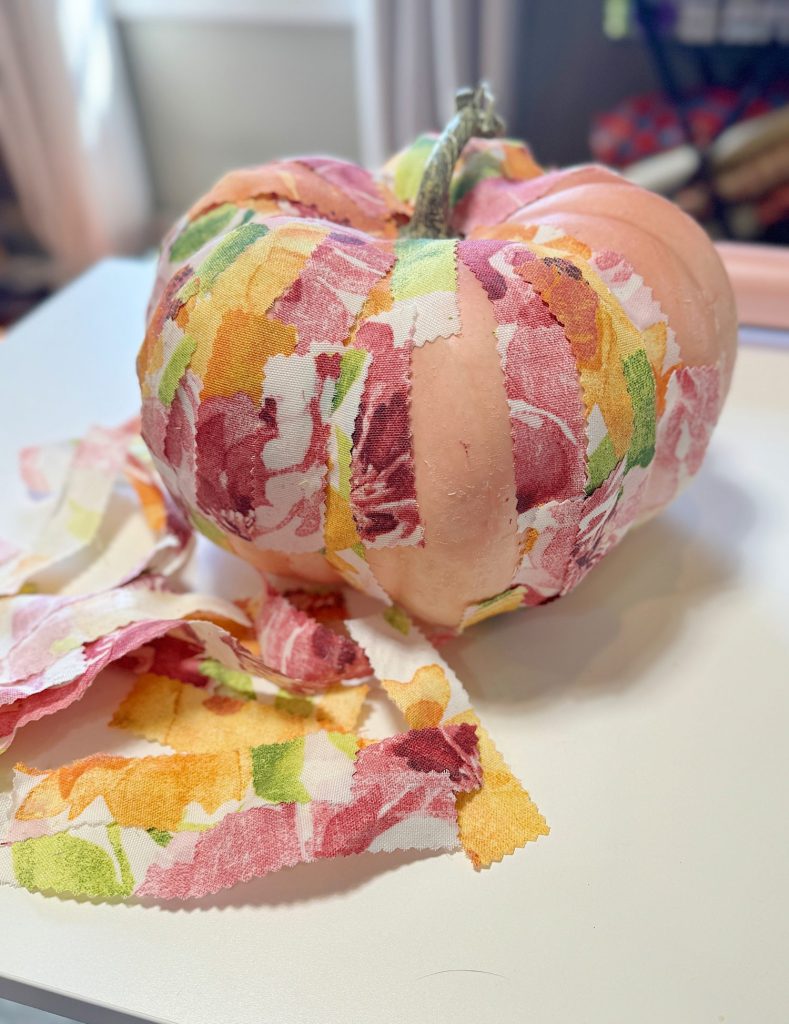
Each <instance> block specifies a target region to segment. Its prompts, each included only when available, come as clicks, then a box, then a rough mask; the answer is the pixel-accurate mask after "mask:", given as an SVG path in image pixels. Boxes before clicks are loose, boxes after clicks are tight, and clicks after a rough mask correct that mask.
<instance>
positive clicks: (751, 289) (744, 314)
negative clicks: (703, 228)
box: [715, 242, 789, 329]
mask: <svg viewBox="0 0 789 1024" xmlns="http://www.w3.org/2000/svg"><path fill="white" fill-rule="evenodd" d="M715 248H716V249H717V250H718V255H719V256H720V258H721V259H722V260H723V265H724V266H725V267H726V271H727V273H728V275H729V278H730V279H731V284H732V288H733V289H734V297H735V300H736V303H737V314H738V318H739V321H740V323H741V324H751V325H753V326H756V327H780V328H786V329H789V296H788V295H787V288H788V287H789V248H786V247H785V246H767V245H754V244H745V243H742V242H718V243H717V245H716V246H715Z"/></svg>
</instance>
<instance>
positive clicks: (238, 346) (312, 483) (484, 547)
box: [138, 138, 736, 627]
mask: <svg viewBox="0 0 789 1024" xmlns="http://www.w3.org/2000/svg"><path fill="white" fill-rule="evenodd" d="M432 144H433V143H432V140H430V139H428V138H424V139H420V140H418V141H417V142H416V143H415V144H414V146H412V147H411V148H410V149H408V150H406V151H404V152H403V153H401V154H400V155H399V156H398V157H396V158H394V159H393V161H392V162H391V163H390V164H389V165H388V166H387V167H386V168H385V170H384V172H383V173H382V174H381V175H379V176H377V177H376V176H373V175H372V174H370V173H368V172H366V171H364V170H362V169H360V168H358V167H356V166H354V165H351V164H348V163H344V162H342V161H338V160H330V159H323V158H304V159H296V160H287V161H281V162H277V163H273V164H268V165H265V166H262V167H257V168H253V169H251V170H243V171H235V172H232V173H230V174H228V175H227V176H226V177H224V178H223V179H222V180H221V181H220V182H219V183H218V184H217V185H216V186H215V187H214V188H213V189H212V190H211V192H209V193H208V195H206V196H205V197H204V198H203V199H201V200H200V201H199V202H198V203H197V204H196V205H195V206H194V207H193V208H192V210H190V211H189V213H188V214H187V215H186V216H185V217H184V218H183V219H182V220H181V221H179V222H178V224H176V225H175V227H174V228H173V229H172V231H171V232H170V234H169V235H168V237H167V238H166V239H165V242H164V245H163V249H162V255H161V260H160V265H159V274H158V279H157V285H156V289H155V292H154V295H153V297H152V302H151V308H150V318H149V325H148V330H147V334H146V338H145V341H144V343H143V347H142V349H141V352H140V355H139V359H138V370H139V376H140V382H141V387H142V396H143V405H142V415H143V435H144V437H145V440H146V442H147V444H148V446H149V447H150V449H151V452H152V453H153V456H154V458H155V461H156V464H157V466H158V468H159V470H160V472H161V474H162V477H163V479H164V481H165V483H166V485H167V487H168V488H169V489H170V491H171V492H172V494H173V495H174V496H175V498H176V500H177V501H178V503H179V504H180V505H181V506H182V508H183V509H184V510H185V511H186V513H187V514H188V515H189V517H190V519H191V521H192V522H193V523H194V524H195V526H196V527H197V528H198V529H200V530H201V531H202V532H204V533H205V534H207V535H208V536H209V537H211V538H212V539H214V540H215V541H217V542H218V543H220V544H222V545H224V546H225V547H227V548H229V549H230V550H232V551H234V552H236V553H237V554H239V555H241V557H243V558H245V559H246V560H248V561H251V562H253V563H254V564H255V565H257V566H259V567H261V568H263V569H266V570H269V571H272V572H275V573H279V574H283V575H293V576H297V577H300V578H306V579H308V580H312V581H316V582H325V583H330V582H341V581H343V580H344V581H347V582H349V583H351V584H353V585H354V586H356V587H358V588H360V589H363V590H365V591H367V592H369V593H371V594H374V595H377V596H379V597H382V598H386V599H387V600H392V601H395V602H397V603H399V604H401V605H402V606H403V607H404V608H406V609H407V610H408V611H409V612H411V613H413V614H416V615H418V616H420V617H422V618H424V619H425V620H427V621H429V622H433V623H437V624H441V625H445V626H451V627H456V626H464V625H468V624H469V623H472V622H475V621H478V620H479V619H481V618H484V617H486V616H487V615H489V614H492V613H494V612H496V611H503V610H507V609H511V608H514V607H517V606H520V605H522V604H525V605H534V604H538V603H541V602H543V601H545V600H548V599H551V598H554V597H556V596H558V595H560V594H563V593H566V592H567V591H569V590H570V589H572V588H573V587H574V586H575V585H576V584H577V583H578V582H579V581H580V580H581V579H582V578H583V576H584V575H585V574H586V572H588V570H589V569H590V568H591V566H592V565H594V564H595V562H597V561H598V560H599V559H600V558H601V557H602V556H603V555H604V554H605V553H606V551H608V550H609V549H610V548H611V547H612V546H613V545H614V544H616V543H617V542H618V541H619V540H620V539H621V538H622V536H623V535H624V534H625V533H626V532H627V530H628V529H629V528H630V526H632V525H633V524H634V523H636V522H638V521H640V520H642V519H644V518H645V517H647V516H649V515H651V514H653V513H654V512H655V511H657V510H658V509H660V508H662V507H663V506H664V505H665V504H666V503H667V502H669V501H670V500H671V499H672V497H673V496H674V495H675V494H676V492H677V490H678V489H679V487H680V486H681V485H682V484H683V483H684V482H685V481H686V480H687V479H688V477H689V476H691V475H692V474H693V473H694V472H695V471H696V470H697V469H698V467H699V465H700V462H701V459H702V457H703V454H704V451H705V449H706V446H707V443H708V440H709V437H710V433H711V430H712V428H713V426H714V424H715V422H716V420H717V417H718V414H719V411H720V408H721V403H722V401H723V398H724V397H725V394H726V391H727V388H728V384H729V380H730V376H731V370H732V365H733V360H734V348H735V341H736V315H735V311H734V302H733V297H732V293H731V289H730V287H729V284H728V280H727V278H726V275H725V272H724V270H723V268H722V266H721V264H720V261H719V260H718V257H717V255H716V254H715V252H714V250H713V248H712V246H711V244H710V242H709V241H708V239H707V237H706V236H705V235H704V233H703V232H702V231H701V229H700V228H699V227H698V226H697V225H696V224H695V223H694V222H692V221H691V220H690V219H689V218H687V217H686V216H685V215H684V214H683V213H682V212H681V211H679V210H678V209H677V208H676V207H674V206H673V205H672V204H670V203H668V202H667V201H665V200H663V199H661V198H660V197H658V196H655V195H653V194H651V193H648V192H645V191H643V190H641V189H639V188H637V187H635V186H633V185H630V184H628V183H627V182H625V181H624V180H623V179H621V178H619V177H618V176H616V175H614V174H612V173H611V172H608V171H606V170H604V169H602V168H599V167H581V168H575V169H570V170H566V171H558V172H551V173H547V174H544V173H542V171H541V169H540V168H539V167H538V166H537V165H536V164H535V163H534V161H533V160H532V158H531V156H530V154H529V151H528V149H527V148H526V147H525V146H524V145H523V144H521V143H518V142H512V141H502V140H484V139H473V140H472V141H471V142H469V143H468V145H466V147H465V149H464V151H463V154H462V157H461V159H460V161H459V162H458V164H457V166H456V168H455V171H454V174H453V178H452V190H451V208H450V209H451V220H450V224H451V230H452V233H453V235H454V236H455V237H452V238H410V237H403V228H404V227H405V226H406V225H407V224H408V221H409V218H410V216H411V214H412V212H413V203H414V200H415V198H416V194H417V190H418V188H419V183H420V180H421V176H422V172H423V169H424V166H425V163H426V161H427V158H428V156H429V154H430V151H431V149H432Z"/></svg>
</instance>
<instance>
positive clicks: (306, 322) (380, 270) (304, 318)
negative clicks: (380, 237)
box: [268, 228, 394, 353]
mask: <svg viewBox="0 0 789 1024" xmlns="http://www.w3.org/2000/svg"><path fill="white" fill-rule="evenodd" d="M393 264H394V252H393V250H392V249H389V250H387V249H382V248H381V245H380V243H376V244H374V243H372V242H371V241H370V240H369V239H367V238H366V237H365V236H364V235H363V234H362V233H361V232H358V231H353V230H351V229H350V228H348V229H345V230H342V229H338V230H334V231H332V233H331V234H330V235H329V236H328V237H327V238H325V239H324V241H323V242H321V244H320V245H319V246H318V247H317V249H315V251H314V252H313V253H312V255H311V256H310V258H309V259H308V261H307V264H306V266H305V267H304V269H303V270H302V271H301V273H300V274H299V276H298V278H297V279H296V280H295V281H294V283H293V284H292V285H291V286H290V288H289V289H288V290H287V291H286V292H285V294H284V295H281V296H280V298H278V299H277V301H276V302H275V303H274V305H273V307H272V309H271V311H270V312H269V314H268V315H269V317H270V318H271V319H273V320H278V321H280V322H281V323H283V324H291V325H292V326H293V327H295V328H296V332H297V335H298V344H297V347H296V352H299V353H300V352H307V351H309V348H310V345H312V344H314V343H316V342H321V341H325V342H335V343H337V344H344V343H345V341H346V339H347V337H348V335H349V333H350V330H351V327H352V325H353V322H354V320H355V319H356V316H357V315H358V313H359V312H360V311H361V308H362V305H363V304H364V300H365V299H366V298H367V296H368V294H369V293H370V291H371V290H372V288H373V286H374V285H375V284H376V282H377V281H379V280H380V279H381V278H382V277H383V276H384V275H385V274H386V273H387V272H388V271H389V270H390V268H391V267H392V265H393Z"/></svg>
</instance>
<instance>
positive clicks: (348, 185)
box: [298, 156, 389, 220]
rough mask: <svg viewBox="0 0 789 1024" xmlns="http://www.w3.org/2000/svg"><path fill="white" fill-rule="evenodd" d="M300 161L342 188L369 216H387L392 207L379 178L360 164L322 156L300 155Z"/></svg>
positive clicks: (379, 217)
mask: <svg viewBox="0 0 789 1024" xmlns="http://www.w3.org/2000/svg"><path fill="white" fill-rule="evenodd" d="M298 163H300V164H303V165H304V166H305V167H309V169H310V170H311V171H313V172H314V173H315V174H317V175H318V176H319V177H321V178H323V180H324V181H328V182H329V184H331V185H334V186H335V187H336V188H338V189H340V191H341V192H342V193H343V194H344V195H345V196H346V197H347V198H348V199H350V200H351V201H352V202H353V203H354V205H355V206H357V207H358V208H359V209H360V210H361V211H362V213H364V214H365V216H367V217H370V218H373V219H374V220H386V219H387V217H388V215H389V208H388V206H387V204H386V202H385V201H384V197H383V195H382V193H381V190H380V188H379V187H378V185H377V183H376V181H375V178H373V176H372V174H370V172H369V171H366V170H364V168H362V167H359V165H358V164H352V163H348V162H346V161H345V160H333V159H328V158H327V157H319V156H310V157H300V158H299V160H298Z"/></svg>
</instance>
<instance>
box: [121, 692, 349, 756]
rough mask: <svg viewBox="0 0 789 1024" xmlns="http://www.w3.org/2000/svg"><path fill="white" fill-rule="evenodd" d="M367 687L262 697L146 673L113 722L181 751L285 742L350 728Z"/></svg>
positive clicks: (224, 748)
mask: <svg viewBox="0 0 789 1024" xmlns="http://www.w3.org/2000/svg"><path fill="white" fill-rule="evenodd" d="M207 681H208V680H203V682H204V684H205V682H207ZM230 689H231V690H232V687H231V688H230ZM368 689H369V688H368V687H367V686H365V685H363V684H362V685H359V686H333V687H331V688H330V689H328V690H325V691H324V692H323V693H322V694H320V695H319V696H317V697H315V698H310V697H295V696H294V695H293V694H290V693H288V692H287V691H286V690H282V691H281V692H280V693H279V694H278V695H277V697H276V698H275V699H274V700H273V701H272V702H269V703H264V702H263V701H262V700H250V699H249V698H248V697H247V698H243V697H240V696H237V695H236V696H225V695H224V694H222V693H220V692H218V688H216V687H207V686H205V685H203V686H193V685H191V684H190V683H185V682H182V681H181V680H179V679H172V678H170V677H168V676H157V675H152V674H150V673H148V674H146V675H143V676H141V677H140V678H139V679H138V681H137V682H136V683H135V685H134V687H133V688H132V690H131V692H130V693H129V695H128V696H127V697H126V698H125V699H124V701H123V702H122V703H121V705H120V707H119V708H118V710H117V711H116V712H115V715H114V716H113V718H112V721H111V723H110V724H111V725H113V726H115V727H116V728H119V729H126V730H128V731H129V732H132V733H134V734H135V735H137V736H142V737H143V738H144V739H147V740H153V741H156V742H158V743H162V744H164V745H165V746H168V747H171V748H172V749H173V750H175V751H178V752H181V753H192V754H199V753H208V752H210V751H217V750H237V749H239V748H241V747H247V746H249V747H251V746H255V745H257V744H260V743H283V742H284V741H285V740H291V739H296V738H297V737H298V736H306V735H307V734H309V733H313V732H318V731H320V730H321V729H326V730H329V731H331V732H351V731H352V730H353V729H355V728H356V725H357V723H358V721H359V716H360V715H361V711H362V706H363V704H364V700H365V697H366V696H367V693H368Z"/></svg>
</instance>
